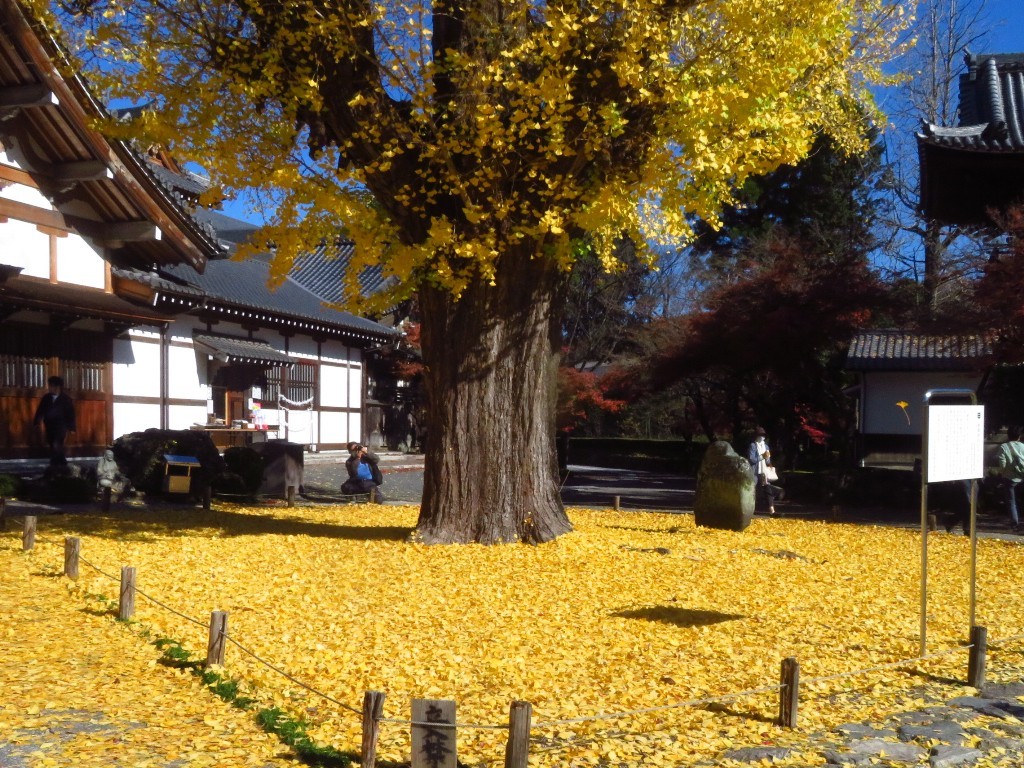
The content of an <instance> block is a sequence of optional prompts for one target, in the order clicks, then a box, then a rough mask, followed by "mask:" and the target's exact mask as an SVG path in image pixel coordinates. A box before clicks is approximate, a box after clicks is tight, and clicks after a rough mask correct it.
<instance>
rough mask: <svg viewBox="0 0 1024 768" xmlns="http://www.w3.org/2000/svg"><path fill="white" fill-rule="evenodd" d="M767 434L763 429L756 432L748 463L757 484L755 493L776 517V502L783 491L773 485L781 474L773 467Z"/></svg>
mask: <svg viewBox="0 0 1024 768" xmlns="http://www.w3.org/2000/svg"><path fill="white" fill-rule="evenodd" d="M766 437H767V433H766V432H765V431H764V429H763V428H762V427H758V428H757V429H755V430H754V441H753V442H752V443H751V444H750V448H749V449H748V450H747V461H749V462H750V469H751V471H752V472H753V473H754V480H755V481H756V483H757V486H756V488H755V491H754V492H755V493H756V494H757V495H758V496H759V497H760V498H762V499H764V500H765V502H767V504H768V514H769V515H770V516H772V517H775V514H776V512H775V501H776V500H777V499H781V498H782V496H783V490H782V489H781V488H779V487H778V486H777V485H772V481H773V480H778V479H779V473H778V472H777V471H776V470H775V467H773V466H772V452H771V451H770V450H769V449H768V441H767V439H766Z"/></svg>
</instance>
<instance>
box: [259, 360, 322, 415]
mask: <svg viewBox="0 0 1024 768" xmlns="http://www.w3.org/2000/svg"><path fill="white" fill-rule="evenodd" d="M318 370H319V367H318V366H317V364H316V363H304V362H297V363H296V364H295V365H292V366H289V367H287V368H283V369H282V368H269V369H268V370H267V371H266V378H265V386H264V387H263V404H264V405H268V404H269V405H270V407H275V404H276V403H277V402H278V400H279V398H280V396H281V395H284V398H285V400H287V401H289V402H287V403H285V404H286V405H289V404H290V405H294V404H297V403H301V404H302V405H308V404H309V403H311V402H312V398H313V393H314V392H316V383H317V371H318ZM282 379H283V380H284V382H285V384H284V389H283V391H282V383H281V382H282Z"/></svg>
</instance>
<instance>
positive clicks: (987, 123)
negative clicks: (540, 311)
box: [918, 54, 1024, 152]
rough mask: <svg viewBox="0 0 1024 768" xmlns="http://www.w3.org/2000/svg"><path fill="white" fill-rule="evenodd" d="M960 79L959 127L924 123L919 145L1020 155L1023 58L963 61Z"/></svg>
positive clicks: (1023, 121)
mask: <svg viewBox="0 0 1024 768" xmlns="http://www.w3.org/2000/svg"><path fill="white" fill-rule="evenodd" d="M967 66H968V72H967V73H966V74H964V75H961V77H960V110H959V111H960V124H959V126H956V127H954V126H940V125H935V124H933V123H927V124H925V126H924V127H923V128H922V131H921V133H919V134H918V140H919V141H920V142H922V143H927V144H932V145H935V146H944V147H950V148H954V149H962V150H968V151H981V152H1024V54H984V55H973V56H968V57H967Z"/></svg>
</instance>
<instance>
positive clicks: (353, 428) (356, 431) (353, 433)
mask: <svg viewBox="0 0 1024 768" xmlns="http://www.w3.org/2000/svg"><path fill="white" fill-rule="evenodd" d="M362 430H363V416H362V414H361V413H349V415H348V434H349V435H350V436H349V437H348V438H347V439H348V440H358V439H359V436H360V435H361V434H362V433H363V432H362Z"/></svg>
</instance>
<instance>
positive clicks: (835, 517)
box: [832, 504, 843, 523]
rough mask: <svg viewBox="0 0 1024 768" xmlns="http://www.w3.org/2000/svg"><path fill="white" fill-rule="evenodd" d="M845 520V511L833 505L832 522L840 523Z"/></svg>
mask: <svg viewBox="0 0 1024 768" xmlns="http://www.w3.org/2000/svg"><path fill="white" fill-rule="evenodd" d="M842 518H843V509H842V507H840V506H839V505H838V504H833V505H832V522H833V523H838V522H839V521H840V520H842Z"/></svg>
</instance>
